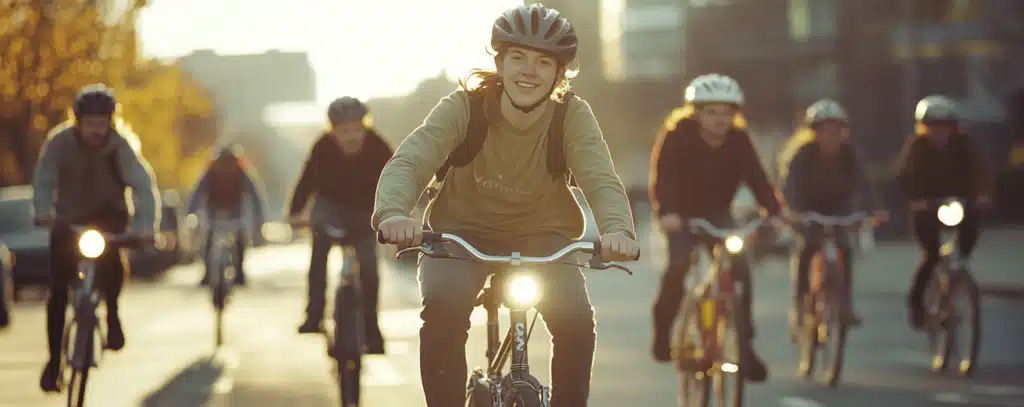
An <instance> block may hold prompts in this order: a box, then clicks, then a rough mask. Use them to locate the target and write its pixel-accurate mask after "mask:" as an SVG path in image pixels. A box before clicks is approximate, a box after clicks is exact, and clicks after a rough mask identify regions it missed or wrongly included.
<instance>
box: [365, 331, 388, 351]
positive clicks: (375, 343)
mask: <svg viewBox="0 0 1024 407" xmlns="http://www.w3.org/2000/svg"><path fill="white" fill-rule="evenodd" d="M385 348H386V347H385V346H384V338H382V337H380V336H379V335H369V336H367V338H366V353H367V354H370V355H383V354H386V353H387V351H386V349H385Z"/></svg>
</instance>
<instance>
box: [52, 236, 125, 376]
mask: <svg viewBox="0 0 1024 407" xmlns="http://www.w3.org/2000/svg"><path fill="white" fill-rule="evenodd" d="M77 238H78V235H77V234H75V233H72V232H71V231H69V230H59V229H54V231H53V232H52V233H51V234H50V297H49V298H48V299H47V302H46V337H47V342H48V345H49V351H50V360H51V361H54V360H57V358H59V357H60V345H61V339H63V338H62V337H63V335H64V323H65V318H66V314H67V308H68V290H69V289H70V288H71V283H72V282H73V281H74V280H73V278H74V276H75V274H76V273H77V271H78V261H79V260H80V259H81V256H80V255H79V252H78V239H77ZM96 267H97V270H96V280H95V284H96V287H97V288H98V289H99V291H100V292H101V293H102V294H103V298H104V301H105V302H106V306H107V321H108V322H109V321H110V320H112V319H115V318H118V307H117V299H118V297H120V295H121V288H122V287H123V286H124V279H125V276H126V275H127V274H128V264H127V261H126V259H125V257H124V256H123V255H122V254H121V251H120V250H111V249H110V248H108V250H107V251H106V252H104V253H103V254H102V255H100V257H99V259H97V264H96Z"/></svg>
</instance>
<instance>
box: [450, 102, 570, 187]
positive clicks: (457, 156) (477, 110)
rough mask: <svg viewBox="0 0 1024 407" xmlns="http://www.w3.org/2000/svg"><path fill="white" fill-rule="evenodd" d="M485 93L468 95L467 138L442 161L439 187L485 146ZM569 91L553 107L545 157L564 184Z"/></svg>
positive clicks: (555, 174)
mask: <svg viewBox="0 0 1024 407" xmlns="http://www.w3.org/2000/svg"><path fill="white" fill-rule="evenodd" d="M486 95H487V92H486V91H474V92H470V93H469V124H468V125H467V126H466V138H465V139H463V140H462V143H461V144H459V145H458V146H457V147H455V150H454V151H452V153H451V154H450V155H449V156H448V159H446V160H445V161H444V164H443V165H441V168H440V169H439V170H438V171H437V174H435V179H436V182H437V183H438V184H440V183H441V182H442V181H444V178H445V176H447V175H448V171H449V170H451V168H452V167H456V168H461V167H465V166H467V165H469V163H471V162H473V159H474V158H476V156H477V154H479V153H480V150H482V149H483V147H484V141H485V140H487V132H488V130H489V127H490V123H488V122H487V115H486V102H487V100H486V97H487V96H486ZM571 97H572V92H569V93H567V94H566V95H565V97H564V98H563V100H564V101H563V102H558V103H557V104H556V105H555V113H554V115H553V116H552V118H551V125H550V126H549V127H548V157H547V164H548V165H547V167H548V172H549V173H550V174H551V177H552V178H556V179H557V178H558V177H563V178H564V179H565V181H566V183H569V184H572V183H573V180H572V175H571V174H570V172H569V168H568V166H567V165H566V162H565V144H564V140H565V128H564V127H565V111H566V109H567V108H568V106H569V102H568V101H569V100H570V98H571Z"/></svg>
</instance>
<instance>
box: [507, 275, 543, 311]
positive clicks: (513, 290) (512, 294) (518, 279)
mask: <svg viewBox="0 0 1024 407" xmlns="http://www.w3.org/2000/svg"><path fill="white" fill-rule="evenodd" d="M505 289H506V293H505V294H506V297H507V298H508V299H509V301H510V302H512V305H514V306H516V307H521V308H531V307H533V306H534V305H537V302H538V301H540V287H538V286H537V280H536V279H535V278H534V277H533V276H530V275H524V274H520V275H516V276H514V277H512V279H511V280H509V281H508V282H507V283H506V286H505Z"/></svg>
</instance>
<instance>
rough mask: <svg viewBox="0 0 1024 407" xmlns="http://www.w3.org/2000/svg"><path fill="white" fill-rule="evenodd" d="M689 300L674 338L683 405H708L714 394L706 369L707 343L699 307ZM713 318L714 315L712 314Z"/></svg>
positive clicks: (680, 399)
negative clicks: (705, 347) (704, 341)
mask: <svg viewBox="0 0 1024 407" xmlns="http://www.w3.org/2000/svg"><path fill="white" fill-rule="evenodd" d="M695 304H697V303H696V302H688V303H687V305H685V306H684V307H683V310H682V312H680V313H679V314H680V316H681V318H680V321H679V324H678V325H676V331H675V335H674V337H673V344H672V348H673V353H674V358H675V360H676V368H677V370H678V371H679V405H680V406H682V407H707V405H708V402H709V399H710V397H711V380H710V378H709V376H708V372H707V371H706V370H703V367H704V363H703V362H704V360H702V359H704V358H705V355H706V353H705V352H704V345H705V344H704V343H703V342H702V333H703V331H702V329H701V322H702V320H701V318H702V315H701V313H700V312H699V307H697V306H695ZM708 317H711V315H708Z"/></svg>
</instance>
